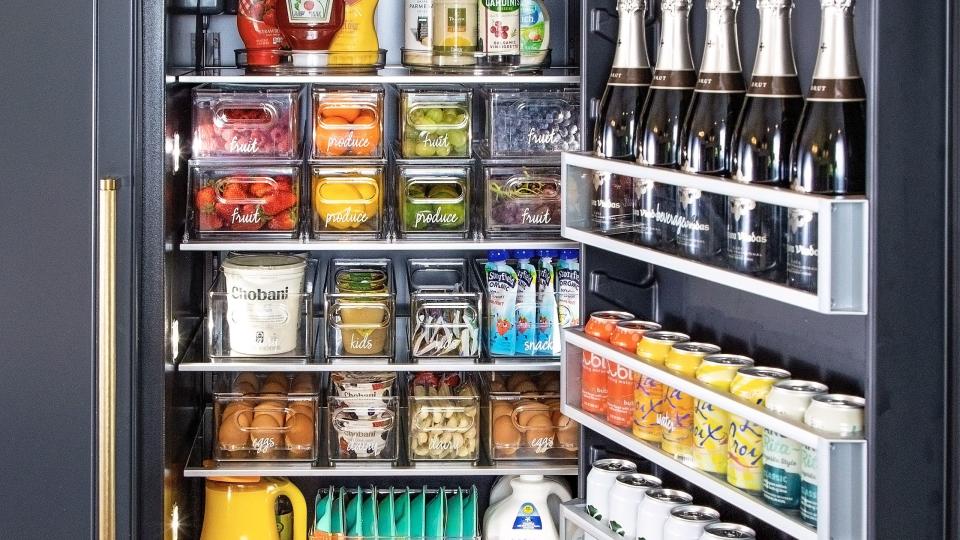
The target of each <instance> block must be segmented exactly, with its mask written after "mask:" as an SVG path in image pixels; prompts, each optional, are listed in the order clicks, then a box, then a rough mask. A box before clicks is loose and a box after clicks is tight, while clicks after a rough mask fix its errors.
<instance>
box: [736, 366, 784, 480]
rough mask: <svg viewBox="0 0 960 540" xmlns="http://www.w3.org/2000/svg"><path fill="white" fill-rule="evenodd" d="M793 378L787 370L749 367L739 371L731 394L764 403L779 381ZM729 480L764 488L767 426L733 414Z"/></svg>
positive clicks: (759, 403) (760, 403)
mask: <svg viewBox="0 0 960 540" xmlns="http://www.w3.org/2000/svg"><path fill="white" fill-rule="evenodd" d="M789 378H790V372H789V371H787V370H785V369H778V368H770V367H748V368H743V369H741V370H740V371H738V372H737V376H736V377H734V378H733V382H731V383H730V393H731V394H733V395H735V396H737V397H739V398H742V399H745V400H748V401H752V402H753V403H756V404H757V405H763V404H764V401H765V400H766V398H767V394H769V393H770V389H771V388H773V385H774V384H776V383H777V382H778V381H782V380H786V379H789ZM727 458H728V461H727V482H729V483H730V485H733V486H736V487H738V488H740V489H743V490H746V491H754V492H759V491H761V490H762V488H763V427H762V426H760V425H758V424H754V423H753V422H751V421H749V420H747V419H746V418H742V417H740V416H735V415H732V414H731V415H730V438H729V440H728V441H727Z"/></svg>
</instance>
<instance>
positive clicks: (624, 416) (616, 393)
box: [606, 360, 633, 429]
mask: <svg viewBox="0 0 960 540" xmlns="http://www.w3.org/2000/svg"><path fill="white" fill-rule="evenodd" d="M606 363H607V412H606V415H607V422H609V423H610V424H612V425H614V426H617V427H620V428H625V429H626V428H629V427H630V425H631V423H632V422H633V371H630V370H629V369H628V368H625V367H623V366H621V365H620V364H618V363H616V362H611V361H610V360H607V362H606Z"/></svg>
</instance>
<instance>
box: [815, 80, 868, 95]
mask: <svg viewBox="0 0 960 540" xmlns="http://www.w3.org/2000/svg"><path fill="white" fill-rule="evenodd" d="M808 99H809V100H811V101H865V100H866V99H867V90H866V88H864V86H863V79H861V78H860V77H856V78H853V79H814V80H813V84H812V85H810V97H809V98H808Z"/></svg>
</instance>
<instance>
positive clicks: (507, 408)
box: [491, 401, 513, 420]
mask: <svg viewBox="0 0 960 540" xmlns="http://www.w3.org/2000/svg"><path fill="white" fill-rule="evenodd" d="M491 416H492V417H493V419H494V420H496V419H497V418H500V417H501V416H513V405H511V404H510V403H509V402H507V401H494V402H493V410H492V411H491Z"/></svg>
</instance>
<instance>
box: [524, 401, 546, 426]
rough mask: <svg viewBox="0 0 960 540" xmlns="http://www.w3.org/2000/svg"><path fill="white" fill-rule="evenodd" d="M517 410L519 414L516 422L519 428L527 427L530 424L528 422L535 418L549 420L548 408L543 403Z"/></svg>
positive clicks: (528, 405) (531, 404)
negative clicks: (539, 417)
mask: <svg viewBox="0 0 960 540" xmlns="http://www.w3.org/2000/svg"><path fill="white" fill-rule="evenodd" d="M519 408H520V413H519V414H518V415H517V416H518V418H517V421H518V422H519V423H520V425H521V426H527V425H528V424H530V420H531V419H533V418H534V417H537V416H546V417H547V420H550V407H549V406H547V405H544V404H543V403H536V402H533V403H529V404H525V405H522V406H521V407H519Z"/></svg>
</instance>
